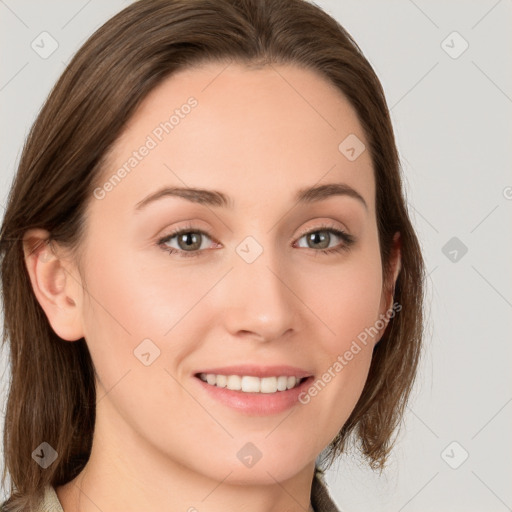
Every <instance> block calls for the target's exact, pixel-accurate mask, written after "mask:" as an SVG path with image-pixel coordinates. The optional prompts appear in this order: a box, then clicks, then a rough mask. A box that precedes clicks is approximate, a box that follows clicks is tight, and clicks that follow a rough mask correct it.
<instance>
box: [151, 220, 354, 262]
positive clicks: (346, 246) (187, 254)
mask: <svg viewBox="0 0 512 512" xmlns="http://www.w3.org/2000/svg"><path fill="white" fill-rule="evenodd" d="M319 231H329V232H331V233H334V234H335V235H336V236H338V237H339V238H341V239H342V240H343V242H342V243H341V244H339V245H337V246H335V247H331V248H330V249H318V250H315V249H312V248H310V249H311V250H312V251H314V252H317V253H318V252H322V253H323V254H325V255H332V254H338V253H341V252H345V251H348V250H350V248H351V246H352V245H353V244H354V242H355V238H354V237H353V236H352V235H350V234H348V233H346V232H345V231H342V230H340V229H338V228H335V227H334V226H328V225H326V224H322V225H321V226H318V227H317V228H315V229H311V230H309V231H306V232H304V233H302V234H301V235H300V236H299V238H298V239H297V240H300V239H301V238H303V237H304V236H306V235H310V234H312V233H317V232H319ZM184 233H199V234H201V235H205V236H207V237H208V238H210V239H211V240H212V241H214V240H213V237H211V236H210V235H209V234H208V233H207V232H206V231H203V230H202V229H195V228H194V227H193V226H192V225H187V226H185V227H182V228H179V229H177V230H175V231H172V232H171V233H170V234H169V235H166V236H165V237H163V238H161V239H159V240H158V242H157V245H158V246H159V247H160V248H161V249H162V250H164V251H166V252H168V253H169V254H179V257H180V258H192V257H197V256H202V255H203V254H204V252H206V250H204V249H201V250H196V251H182V250H181V249H175V248H174V247H168V246H167V245H165V243H166V242H169V241H170V240H171V239H173V238H174V237H176V236H178V235H182V234H184Z"/></svg>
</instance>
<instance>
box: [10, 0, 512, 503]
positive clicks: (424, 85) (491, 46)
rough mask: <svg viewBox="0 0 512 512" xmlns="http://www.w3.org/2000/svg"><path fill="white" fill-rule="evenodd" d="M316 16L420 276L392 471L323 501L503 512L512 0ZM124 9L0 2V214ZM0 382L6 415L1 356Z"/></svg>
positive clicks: (355, 463)
mask: <svg viewBox="0 0 512 512" xmlns="http://www.w3.org/2000/svg"><path fill="white" fill-rule="evenodd" d="M317 3H318V5H320V6H321V7H323V8H324V9H325V10H326V11H327V12H329V13H330V14H331V15H332V16H334V17H335V18H336V19H337V20H338V21H339V22H340V23H341V24H342V25H343V26H344V27H345V28H346V29H347V30H348V31H349V33H350V34H351V35H352V36H353V37H354V38H355V40H356V41H357V43H358V44H359V45H360V47H361V48H362V50H363V51H364V53H365V55H366V56H367V58H368V60H369V61H370V63H371V64H372V66H373V67H374V69H375V71H376V72H377V74H378V76H379V78H380V79H381V81H382V84H383V86H384V89H385V92H386V96H387V100H388V104H389V106H390V110H391V114H392V120H393V123H394V127H395V130H396V136H397V143H398V147H399V151H400V155H401V159H402V164H403V169H404V173H405V180H406V183H405V186H406V189H407V197H408V202H409V207H410V211H411V215H412V219H413V222H414V225H415V227H416V229H417V232H418V235H419V238H420V241H421V244H422V247H423V250H424V255H425V259H426V263H427V270H428V273H429V282H428V292H427V314H428V316H429V321H428V325H427V330H426V339H425V341H426V344H425V352H424V357H423V361H422V366H421V373H420V376H419V379H418V382H417V385H416V387H415V390H414V396H413V398H412V401H411V402H410V404H409V407H408V409H407V414H406V419H405V426H404V428H403V430H402V431H401V433H400V436H399V438H398V442H397V445H396V447H395V450H394V452H393V454H392V457H391V460H390V465H389V467H388V469H387V470H386V471H385V472H384V473H383V474H382V475H381V476H379V474H378V473H373V472H372V471H371V470H369V469H368V468H366V467H365V465H364V462H362V461H360V460H358V458H357V456H356V455H354V454H353V453H348V454H347V456H346V457H344V458H343V459H342V460H341V461H340V462H339V463H338V464H336V465H335V466H334V468H333V469H332V470H330V471H329V472H328V475H327V480H328V483H329V485H330V489H331V493H332V495H333V497H334V499H335V500H336V501H337V503H338V504H339V506H340V508H341V509H342V510H344V511H354V512H355V511H367V510H375V511H402V510H403V511H405V512H413V511H436V512H439V511H448V510H449V511H451V512H457V511H464V512H468V511H486V512H492V511H496V512H501V511H505V510H512V486H511V485H510V482H511V481H512V479H511V477H512V457H511V455H512V450H511V448H512V438H511V435H510V432H511V426H512V403H511V402H512V386H511V382H512V375H511V373H512V372H511V371H510V361H511V355H512V343H511V341H512V340H511V335H510V333H511V331H512V315H511V312H512V311H511V309H512V286H511V281H512V279H511V277H512V269H511V265H510V262H511V261H512V257H511V256H512V237H511V236H510V233H511V230H510V228H511V223H510V220H511V217H512V174H511V173H510V164H511V161H512V154H511V153H512V149H511V147H512V144H511V142H512V138H511V132H512V122H511V121H512V118H511V113H512V68H511V66H510V62H512V59H511V56H512V55H511V54H512V31H511V29H510V27H511V26H512V24H511V21H512V1H511V0H500V1H496V0H485V1H484V0H482V1H471V2H470V1H466V2H462V1H453V0H451V1H440V0H438V1H430V2H428V1H426V0H415V1H412V0H394V1H386V2H383V1H382V0H372V1H369V0H364V1H362V0H342V1H336V0H322V1H318V2H317ZM127 4H128V2H123V1H122V0H109V1H100V0H89V1H86V0H84V1H82V0H80V1H78V0H73V1H69V0H67V1H64V0H59V1H57V0H51V1H49V0H46V1H45V2H36V1H35V0H33V1H30V2H29V1H23V0H0V41H1V43H0V58H1V62H0V115H1V119H2V124H1V127H2V133H1V137H0V161H1V171H0V204H1V205H2V206H1V209H3V203H5V198H6V195H7V192H8V188H9V185H10V182H11V179H12V176H13V174H14V170H15V168H16V164H17V161H18V158H19V155H20V152H21V148H22V144H23V141H24V138H25V136H26V135H27V133H28V130H29V127H30V126H31V124H32V123H33V121H34V119H35V116H36V115H37V113H38V111H39V109H40V107H41V105H42V103H43V101H44V99H45V97H46V95H47V94H48V92H49V91H50V88H51V87H52V86H53V84H54V83H55V81H56V80H57V78H58V77H59V75H60V74H61V73H62V71H63V70H64V67H65V65H66V64H67V62H69V59H70V57H71V56H72V55H73V54H74V53H75V51H76V50H77V49H78V47H79V46H80V45H81V44H82V43H83V42H84V41H85V39H86V38H87V37H88V36H89V35H90V34H91V33H92V32H93V31H94V30H95V29H96V28H98V27H99V26H100V25H101V24H103V23H104V22H105V21H106V20H107V19H108V18H109V17H110V16H112V15H113V14H115V13H116V12H118V11H119V10H121V9H122V8H123V7H124V6H126V5H127ZM43 31H47V32H48V33H49V34H51V37H52V38H53V39H55V41H56V42H57V44H58V48H57V49H56V50H55V52H54V53H52V54H51V55H50V56H48V57H47V58H42V56H40V55H39V54H38V53H36V51H34V49H33V48H32V47H31V44H32V42H33V41H35V43H34V45H36V44H39V46H40V47H43V43H42V42H41V37H46V38H47V39H45V40H44V48H46V50H49V49H51V44H52V42H51V40H50V39H48V36H40V34H41V33H42V32H43ZM454 31H456V32H457V33H458V34H459V35H457V34H455V35H454V34H453V32H454ZM443 41H444V42H443ZM466 44H468V45H469V46H468V48H467V49H466V50H465V51H464V52H463V53H461V51H462V50H463V49H464V47H465V46H466ZM39 51H40V52H41V51H43V48H41V49H40V50H39ZM459 53H460V55H459ZM507 62H508V63H509V64H508V65H507V64H506V63H507ZM2 214H3V212H2ZM454 237H455V240H452V238H454ZM446 244H448V245H446ZM464 247H466V248H467V253H465V254H463V252H464ZM454 251H455V252H454ZM2 375H3V377H2V388H3V389H2V395H1V397H0V399H1V403H2V406H3V407H4V406H5V392H6V385H7V382H8V366H7V364H6V363H5V354H4V355H3V359H2ZM466 456H467V458H466V459H465V457H466ZM105 512H106V511H105Z"/></svg>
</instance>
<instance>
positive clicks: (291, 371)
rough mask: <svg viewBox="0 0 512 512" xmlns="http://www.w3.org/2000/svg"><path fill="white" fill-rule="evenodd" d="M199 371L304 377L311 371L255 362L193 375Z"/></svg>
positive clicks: (217, 373) (254, 375)
mask: <svg viewBox="0 0 512 512" xmlns="http://www.w3.org/2000/svg"><path fill="white" fill-rule="evenodd" d="M200 373H214V374H216V375H241V376H243V375H248V376H253V377H260V378H262V377H279V376H286V377H299V378H304V377H310V376H311V375H312V373H311V372H308V371H307V370H304V369H303V368H297V367H294V366H288V365H279V366H262V365H256V364H248V365H246V364H244V365H234V366H223V367H222V368H205V369H203V370H199V371H198V372H195V375H197V374H200Z"/></svg>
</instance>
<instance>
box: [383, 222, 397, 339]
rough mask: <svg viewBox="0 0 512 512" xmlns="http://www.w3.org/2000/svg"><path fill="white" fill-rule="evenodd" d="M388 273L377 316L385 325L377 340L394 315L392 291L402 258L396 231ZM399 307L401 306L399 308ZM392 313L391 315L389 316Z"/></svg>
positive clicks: (393, 290)
mask: <svg viewBox="0 0 512 512" xmlns="http://www.w3.org/2000/svg"><path fill="white" fill-rule="evenodd" d="M389 257H390V262H389V265H390V275H389V277H388V278H387V280H386V282H385V283H384V285H383V287H382V288H383V289H382V295H381V302H380V310H379V314H380V316H379V318H380V319H383V320H384V322H385V326H384V328H383V329H381V332H380V335H379V338H378V339H379V340H380V338H381V337H382V335H383V334H384V331H385V330H386V326H387V324H388V321H389V319H390V318H392V316H394V314H395V313H394V311H392V308H393V301H394V292H395V285H396V280H397V279H398V275H399V274H400V269H401V268H402V259H401V238H400V233H399V232H398V231H397V232H396V233H395V236H394V237H393V243H392V247H391V253H390V256H389ZM400 309H401V308H400ZM398 311H399V310H398ZM391 315H392V316H391Z"/></svg>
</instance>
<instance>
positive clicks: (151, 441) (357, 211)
mask: <svg viewBox="0 0 512 512" xmlns="http://www.w3.org/2000/svg"><path fill="white" fill-rule="evenodd" d="M172 116H173V117H172ZM347 137H348V139H347ZM345 139H347V140H345ZM340 144H341V146H340ZM362 144H364V145H366V146H367V140H366V139H365V136H364V134H363V131H362V128H361V126H360V124H359V121H358V118H357V116H356V114H355V111H354V110H353V109H352V107H351V106H350V104H349V103H348V101H347V100H346V99H345V98H344V97H343V96H342V95H341V94H340V93H339V92H338V90H337V89H335V88H334V87H333V86H331V85H330V84H329V83H328V82H327V81H325V79H323V78H322V77H320V76H319V75H317V74H315V73H313V72H311V71H307V70H304V69H300V68H297V67H294V66H282V65H279V66H272V67H264V68H261V69H249V68H247V67H244V66H241V65H238V64H234V63H232V64H231V65H229V66H228V67H226V64H219V63H217V64H208V65H202V66H200V67H197V68H194V69H190V70H187V71H181V72H180V73H179V74H176V75H174V76H173V77H171V78H169V79H167V80H166V81H165V82H163V83H162V84H161V85H160V86H159V87H158V88H157V89H155V90H154V91H153V92H152V93H151V94H150V95H149V96H148V97H147V98H146V100H145V101H144V102H143V104H142V105H141V107H140V109H139V110H138V111H137V113H136V114H135V116H133V117H132V119H131V120H130V122H129V124H128V126H127V129H126V131H125V132H124V134H123V135H122V137H120V138H119V140H118V141H117V143H116V145H115V147H114V150H113V152H112V153H111V155H110V158H109V161H108V163H107V165H106V167H105V170H104V174H103V177H102V179H101V180H100V183H99V185H98V188H96V190H95V193H94V197H92V198H91V201H90V204H89V207H88V210H87V217H86V222H87V225H86V227H87V229H86V235H85V239H84V245H83V261H84V266H83V269H82V274H81V276H80V277H77V278H78V279H81V283H82V285H83V287H84V288H83V291H82V293H83V296H82V297H81V298H80V299H79V300H78V301H76V303H77V308H78V309H79V313H80V314H79V317H80V322H81V325H82V327H83V335H84V337H85V339H86V342H87V345H88V347H89V350H90V353H91V357H92V360H93V362H94V365H95V368H96V372H97V379H98V381H97V386H98V388H97V389H98V404H97V424H96V431H95V438H101V439H103V440H108V441H109V443H110V444H109V446H117V447H118V448H119V449H120V448H121V447H123V450H125V451H123V453H126V455H127V461H128V460H130V461H132V462H134V461H137V465H138V466H139V467H141V468H142V467H144V462H143V461H145V460H146V457H148V455H147V454H148V453H152V454H154V456H155V457H157V458H158V459H159V460H160V461H165V462H166V463H173V464H179V465H181V466H182V467H184V468H185V469H188V470H192V471H194V472H196V473H201V474H203V475H205V476H209V477H212V478H216V479H218V478H219V475H220V476H222V477H224V476H225V475H227V474H228V473H229V472H231V473H230V478H229V480H230V481H231V482H240V483H243V482H265V483H269V482H271V483H273V482H274V481H275V480H274V479H277V480H279V481H282V480H284V479H287V478H289V477H291V476H293V475H294V474H295V473H297V471H298V470H299V469H300V468H304V467H306V466H307V465H311V464H312V463H313V461H314V460H315V458H316V457H317V456H318V454H319V453H320V452H321V451H322V450H323V449H324V448H325V447H326V446H327V445H328V444H329V442H330V441H331V440H332V439H333V438H334V437H335V435H336V434H337V432H338V431H339V430H340V428H341V427H342V426H343V424H344V423H345V421H346V420H347V418H348V416H349V415H350V413H351V411H352V410H353V408H354V406H355V404H356V402H357V400H358V398H359V396H360V394H361V391H362V389H363V386H364V383H365V380H366V377H367V373H368V369H369V365H370V361H371V355H372V349H373V346H374V345H375V343H376V342H377V341H378V339H379V338H380V334H382V332H383V331H381V332H380V334H379V335H376V334H374V333H375V325H376V324H377V326H381V325H382V322H379V320H380V319H381V318H382V316H381V315H383V314H385V312H386V309H387V308H388V307H389V304H388V303H386V300H385V298H386V297H385V295H384V294H383V290H382V289H383V281H382V273H381V260H380V253H379V241H378V232H377V225H376V213H375V183H374V177H373V171H372V162H371V158H370V154H369V151H368V150H364V146H363V145H362ZM144 148H145V149H144ZM122 169H124V172H123V170H122ZM327 184H330V185H333V186H332V187H331V188H323V189H320V191H317V192H314V191H311V192H306V193H304V191H305V190H306V189H310V188H316V187H324V186H325V185H327ZM335 187H337V188H335ZM177 188H179V189H180V191H179V192H176V193H175V194H172V193H171V190H172V189H177ZM192 189H201V191H202V192H194V191H193V190H192ZM322 191H323V192H322ZM336 191H337V193H333V192H336ZM343 191H345V193H343ZM221 194H222V195H221ZM221 198H225V199H226V204H224V201H223V200H222V199H221ZM333 230H334V231H333ZM177 231H183V233H182V234H181V235H176V234H175V232H177ZM338 231H339V232H344V233H346V234H347V237H345V235H343V234H341V235H340V234H338ZM308 233H309V235H308ZM326 251H329V252H326ZM75 275H76V276H78V273H77V274H75ZM372 327H373V331H372V330H371V328H372ZM369 330H370V331H369ZM368 332H371V333H373V334H372V335H368ZM363 333H366V336H365V335H364V334H363ZM363 339H365V342H362V340H363ZM336 363H338V364H336ZM200 374H209V375H208V377H207V380H208V381H209V383H207V382H204V381H203V380H202V379H201V378H200ZM240 377H243V378H240ZM251 377H253V378H251ZM254 377H259V378H254ZM293 377H298V378H300V379H304V378H306V379H305V380H301V381H299V382H300V384H299V387H296V388H293V387H292V388H291V389H290V390H283V388H284V387H285V386H289V387H291V386H293V385H294V379H293ZM329 377H330V378H329ZM203 378H205V376H204V375H203ZM315 382H316V386H315ZM240 385H242V386H243V389H245V390H247V391H243V390H240V391H237V390H236V388H237V387H238V386H240ZM225 386H228V387H229V388H235V389H228V387H225ZM258 386H259V389H260V392H257V391H256V389H258ZM261 388H263V392H262V391H261ZM276 388H278V389H279V390H277V391H276ZM315 389H316V392H315ZM112 449H115V448H112ZM156 454H158V455H156ZM133 457H137V458H136V459H133ZM162 458H163V459H162ZM147 460H149V459H147ZM148 467H151V465H148Z"/></svg>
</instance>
